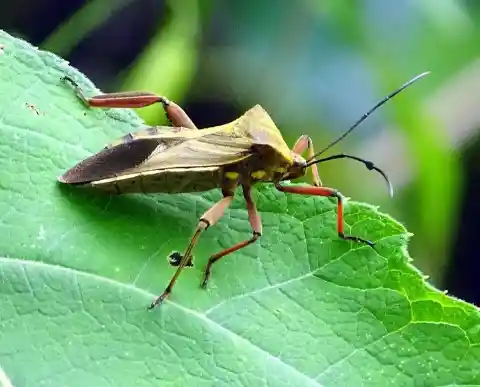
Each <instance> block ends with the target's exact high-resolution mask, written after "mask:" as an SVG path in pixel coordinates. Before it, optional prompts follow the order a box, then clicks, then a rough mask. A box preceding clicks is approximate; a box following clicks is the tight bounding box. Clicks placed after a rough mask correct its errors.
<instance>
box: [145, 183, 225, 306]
mask: <svg viewBox="0 0 480 387" xmlns="http://www.w3.org/2000/svg"><path fill="white" fill-rule="evenodd" d="M232 201H233V191H228V192H224V197H223V199H221V200H220V201H218V202H217V203H216V204H215V205H214V206H213V207H211V208H210V209H209V210H208V211H206V212H205V213H204V214H203V215H202V216H201V217H200V221H199V222H198V225H197V228H196V230H195V233H194V234H193V237H192V239H191V240H190V243H189V245H188V246H187V249H186V250H185V253H184V254H183V256H182V258H181V260H180V263H179V265H178V268H177V270H176V272H175V274H174V275H173V277H172V279H171V280H170V282H169V283H168V286H167V287H166V288H165V290H164V291H163V293H162V294H161V295H160V296H158V297H157V298H156V299H155V300H154V301H153V302H152V304H151V305H150V307H149V308H148V309H152V308H154V307H155V306H156V305H158V304H161V303H162V302H163V300H165V299H166V298H167V297H168V295H169V294H170V293H171V292H172V289H173V287H174V286H175V283H176V282H177V279H178V276H179V275H180V273H181V272H182V270H183V268H184V267H185V266H186V265H187V264H188V263H189V262H190V260H191V257H192V251H193V248H194V247H195V245H196V244H197V242H198V239H199V238H200V234H201V233H202V232H203V231H205V230H206V229H207V228H208V227H210V226H213V225H214V224H215V223H217V222H218V220H219V219H220V218H221V217H222V216H223V214H224V212H225V210H226V209H227V208H228V207H229V206H230V204H232Z"/></svg>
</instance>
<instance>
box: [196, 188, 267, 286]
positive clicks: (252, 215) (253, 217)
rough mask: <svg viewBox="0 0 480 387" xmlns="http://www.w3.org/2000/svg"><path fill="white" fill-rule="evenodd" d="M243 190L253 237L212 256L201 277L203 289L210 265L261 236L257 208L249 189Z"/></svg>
mask: <svg viewBox="0 0 480 387" xmlns="http://www.w3.org/2000/svg"><path fill="white" fill-rule="evenodd" d="M242 188H243V196H244V197H245V201H246V202H247V210H248V219H249V221H250V225H251V227H252V231H253V235H252V237H251V238H250V239H247V240H246V241H243V242H240V243H237V244H236V245H234V246H232V247H230V248H228V249H225V250H222V251H220V252H219V253H217V254H215V255H212V256H211V257H210V258H209V260H208V263H207V266H206V268H205V274H204V276H203V281H202V285H201V286H202V287H203V288H205V287H206V286H207V283H208V279H209V278H210V274H211V270H212V265H213V264H214V263H215V262H217V261H218V260H219V259H220V258H223V257H224V256H225V255H227V254H230V253H233V252H234V251H237V250H240V249H242V248H244V247H246V246H248V245H250V244H252V243H254V242H256V241H257V240H258V239H259V238H260V236H261V235H262V221H261V219H260V215H259V214H258V212H257V207H256V205H255V202H254V201H253V199H252V195H251V190H250V187H247V186H242Z"/></svg>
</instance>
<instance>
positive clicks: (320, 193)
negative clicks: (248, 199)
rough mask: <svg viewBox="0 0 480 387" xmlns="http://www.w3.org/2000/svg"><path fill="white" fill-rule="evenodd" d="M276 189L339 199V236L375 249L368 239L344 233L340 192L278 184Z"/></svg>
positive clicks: (322, 188)
mask: <svg viewBox="0 0 480 387" xmlns="http://www.w3.org/2000/svg"><path fill="white" fill-rule="evenodd" d="M275 187H276V188H277V189H278V190H279V191H282V192H289V193H294V194H300V195H315V196H328V197H335V198H337V231H338V236H339V237H340V238H342V239H345V240H351V241H355V242H361V243H366V244H367V245H369V246H371V247H373V246H374V243H373V242H370V241H368V240H366V239H363V238H359V237H356V236H351V235H345V232H344V223H343V196H342V194H341V193H340V192H338V191H337V190H335V189H333V188H328V187H302V186H292V187H288V186H287V187H286V186H282V185H280V184H278V183H277V184H276V185H275Z"/></svg>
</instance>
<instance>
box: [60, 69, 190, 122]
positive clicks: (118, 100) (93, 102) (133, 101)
mask: <svg viewBox="0 0 480 387" xmlns="http://www.w3.org/2000/svg"><path fill="white" fill-rule="evenodd" d="M63 80H65V81H67V82H69V83H70V84H71V85H72V86H73V87H74V89H75V92H76V94H77V96H78V98H80V99H81V100H82V101H83V102H84V103H85V104H86V105H87V106H90V107H104V108H141V107H145V106H150V105H153V104H154V103H161V104H162V106H163V109H164V110H165V113H166V115H167V118H168V119H169V120H170V122H171V123H172V125H173V126H182V127H184V128H190V129H196V128H197V127H196V126H195V124H194V123H193V122H192V120H191V119H190V118H189V117H188V115H187V113H185V111H184V110H183V109H182V108H181V107H180V106H178V105H177V104H176V103H175V102H172V101H169V100H168V99H167V98H165V97H162V96H158V95H155V94H153V93H148V92H137V91H129V92H124V93H108V94H100V95H95V96H93V97H90V98H89V97H86V96H85V93H84V92H83V91H82V89H81V88H80V87H79V86H78V84H77V83H76V82H75V81H74V80H73V79H71V78H69V77H64V78H63Z"/></svg>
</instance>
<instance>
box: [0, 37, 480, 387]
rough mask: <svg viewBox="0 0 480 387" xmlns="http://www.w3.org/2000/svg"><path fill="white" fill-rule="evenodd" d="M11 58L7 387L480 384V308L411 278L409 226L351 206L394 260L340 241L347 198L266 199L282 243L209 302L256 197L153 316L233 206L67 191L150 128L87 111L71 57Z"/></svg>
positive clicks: (208, 200) (5, 212) (224, 280)
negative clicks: (203, 220)
mask: <svg viewBox="0 0 480 387" xmlns="http://www.w3.org/2000/svg"><path fill="white" fill-rule="evenodd" d="M1 44H3V45H4V49H3V51H4V52H3V54H2V55H1V56H0V63H1V71H0V90H1V91H0V122H1V125H0V130H1V141H0V147H1V148H0V151H1V152H0V155H1V158H2V159H1V161H2V168H1V170H0V186H1V189H0V213H1V222H0V249H1V250H0V256H1V258H0V369H2V370H3V372H4V375H3V374H2V376H1V379H0V381H1V382H2V383H3V384H4V385H8V384H9V383H10V382H11V384H12V385H15V386H37V385H43V386H69V387H70V386H86V385H92V386H100V387H101V386H134V385H135V386H158V385H174V386H182V385H185V386H187V385H188V386H192V385H200V386H202V385H205V386H207V385H215V386H221V385H229V386H230V385H238V386H240V385H251V386H263V385H265V386H267V385H268V386H360V385H368V386H387V385H388V386H420V385H421V386H453V385H480V376H479V371H478V370H479V367H478V364H479V363H478V359H479V356H480V349H479V348H480V347H479V345H478V343H479V338H480V331H479V328H478V327H479V326H480V325H479V322H480V318H479V313H478V310H477V309H475V308H474V307H473V306H471V305H468V304H466V303H464V302H462V301H459V300H455V299H453V298H450V297H447V296H446V295H444V294H443V293H441V292H439V291H437V290H435V289H433V288H431V287H430V286H428V285H427V284H426V283H425V282H424V281H423V279H422V276H421V275H420V273H418V272H417V271H416V270H415V269H414V268H413V267H412V266H411V265H410V264H409V263H408V260H409V257H408V254H407V252H406V243H407V239H408V233H407V232H406V230H405V228H404V227H403V226H402V225H400V224H398V223H397V222H395V221H394V220H393V219H391V218H390V217H388V216H387V215H384V214H381V213H379V212H378V211H377V210H376V209H375V208H373V207H371V206H368V205H366V204H359V203H354V202H348V203H347V205H346V216H345V219H346V223H347V229H348V231H349V232H351V233H353V234H356V235H359V236H363V237H368V238H370V239H373V240H375V241H377V247H376V250H374V249H371V248H369V247H368V246H359V245H357V244H352V243H349V242H345V241H342V240H339V238H338V237H337V235H336V231H335V227H336V212H335V203H334V201H333V200H330V199H325V198H313V197H300V196H296V195H285V194H282V193H280V192H277V191H276V190H275V189H273V188H272V187H262V188H259V189H257V190H256V191H255V193H254V194H255V198H256V201H257V204H258V208H259V210H260V211H261V214H262V219H263V230H264V236H263V237H262V238H261V240H260V242H259V243H257V244H256V245H252V246H250V247H248V248H245V249H244V250H242V251H240V252H238V253H235V254H232V255H231V256H228V258H225V259H224V260H222V261H221V262H220V263H218V264H216V265H215V266H214V268H213V275H212V279H211V282H210V286H209V288H208V290H206V291H204V290H201V289H200V288H199V283H200V280H201V276H202V270H203V268H204V265H205V263H206V261H207V259H208V256H209V255H211V254H213V253H215V252H217V251H218V250H220V249H222V248H225V247H228V246H231V245H232V244H234V243H236V242H238V241H240V240H243V239H246V238H249V237H250V235H251V233H250V230H249V225H248V218H247V213H246V211H245V208H244V207H245V206H244V203H243V202H242V200H241V198H240V197H239V198H237V199H236V201H235V202H234V204H233V206H232V208H231V210H229V211H228V212H227V214H226V216H225V218H224V219H223V220H222V221H221V222H220V223H219V224H218V225H216V226H215V227H212V228H211V229H209V230H208V232H206V233H205V235H204V236H202V238H201V240H200V243H199V246H198V248H197V249H196V250H195V266H194V268H191V269H185V272H184V273H183V274H182V276H181V277H180V279H179V281H178V284H177V286H176V287H175V289H174V292H173V293H172V295H171V298H170V299H169V300H168V301H167V302H166V303H165V304H164V305H162V306H161V307H160V308H157V309H155V310H154V311H151V312H148V311H147V310H146V307H147V306H148V305H149V303H150V302H151V300H152V298H153V297H154V296H155V295H157V294H158V293H160V292H161V291H162V290H163V289H164V287H165V286H166V284H167V282H168V280H169V279H170V277H171V276H172V274H173V272H174V270H175V268H173V267H171V266H170V265H169V264H168V262H167V256H168V255H169V253H170V252H171V251H173V250H183V249H184V248H185V246H186V244H187V241H188V238H189V237H190V236H191V234H192V231H193V229H194V227H195V225H196V223H197V221H198V218H199V216H200V215H201V214H202V213H203V212H204V211H205V210H207V209H208V208H209V207H210V206H211V205H212V204H213V203H214V202H215V201H216V200H219V198H220V197H221V195H220V193H219V192H216V191H212V192H208V193H205V194H202V195H199V194H181V195H166V194H162V195H149V196H147V195H131V196H117V197H110V196H107V195H104V194H100V193H95V192H91V191H88V190H84V189H80V188H69V187H65V186H62V185H60V184H58V183H57V182H56V176H58V175H59V174H61V173H62V172H64V171H65V170H66V169H67V168H69V167H71V166H73V165H74V164H75V163H76V162H77V161H79V160H81V159H82V158H84V157H86V156H88V155H90V154H92V153H93V152H95V151H98V150H99V149H101V147H102V146H103V145H104V144H105V143H108V142H109V141H111V140H113V139H115V138H117V137H119V136H121V135H123V134H125V133H127V132H129V131H131V130H134V129H136V128H139V127H141V126H142V122H141V121H140V119H139V118H138V117H137V116H136V115H135V114H134V113H133V112H131V111H126V110H101V109H87V108H85V107H84V106H83V105H82V104H81V103H80V102H79V100H78V99H77V98H76V97H75V95H74V93H73V91H72V90H71V88H69V87H68V85H65V84H64V83H62V82H61V81H60V78H61V77H62V76H64V75H67V74H68V75H69V76H71V77H74V78H75V79H76V80H77V81H78V82H79V83H80V85H81V86H82V87H83V88H84V89H85V90H86V91H87V92H88V93H89V94H90V93H91V94H94V93H95V92H98V90H95V89H94V87H93V85H92V84H91V83H90V82H89V81H88V80H87V79H85V78H84V76H83V75H82V74H80V73H79V72H78V71H76V70H75V69H73V68H71V67H69V66H68V65H67V63H66V62H64V61H63V60H61V59H59V58H58V57H56V56H54V55H52V54H49V53H46V52H41V51H38V50H36V49H34V48H32V47H31V46H30V45H28V44H27V43H25V42H23V41H20V40H16V39H14V38H12V37H11V36H9V35H7V34H5V33H0V45H1ZM159 109H161V107H159ZM239 196H241V195H239ZM9 381H10V382H9Z"/></svg>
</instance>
